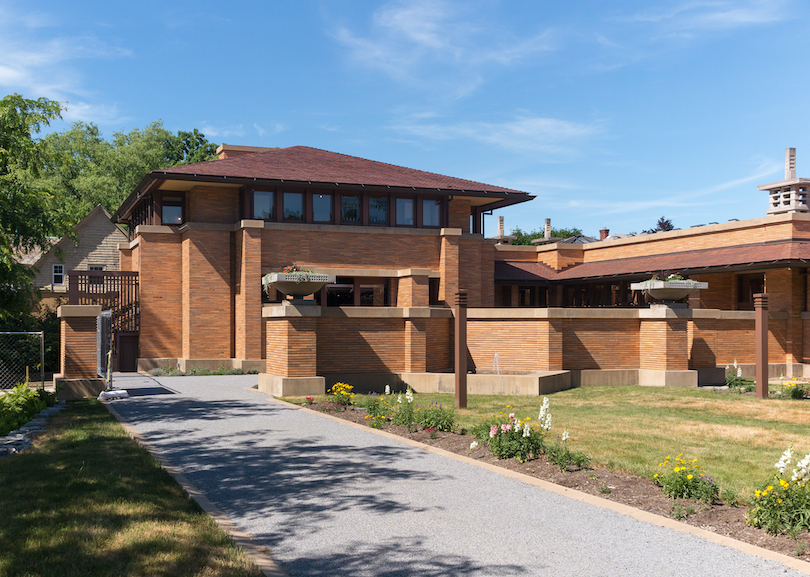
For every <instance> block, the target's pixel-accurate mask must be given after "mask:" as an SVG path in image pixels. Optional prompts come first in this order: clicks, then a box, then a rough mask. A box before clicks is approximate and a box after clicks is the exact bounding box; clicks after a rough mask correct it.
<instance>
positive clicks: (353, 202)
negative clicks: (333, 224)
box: [340, 195, 361, 224]
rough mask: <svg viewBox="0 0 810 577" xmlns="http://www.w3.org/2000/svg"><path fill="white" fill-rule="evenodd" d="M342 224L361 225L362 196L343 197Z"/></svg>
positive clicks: (341, 205)
mask: <svg viewBox="0 0 810 577" xmlns="http://www.w3.org/2000/svg"><path fill="white" fill-rule="evenodd" d="M340 222H345V223H346V224H360V222H361V215H360V196H356V195H341V197H340Z"/></svg>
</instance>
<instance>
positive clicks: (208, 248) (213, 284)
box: [182, 229, 234, 359]
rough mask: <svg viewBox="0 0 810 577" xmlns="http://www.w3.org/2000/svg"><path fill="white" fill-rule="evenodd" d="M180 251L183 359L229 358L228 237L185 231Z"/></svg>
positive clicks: (193, 230)
mask: <svg viewBox="0 0 810 577" xmlns="http://www.w3.org/2000/svg"><path fill="white" fill-rule="evenodd" d="M182 247H183V250H182V254H183V261H182V278H183V285H182V286H183V313H182V319H183V339H182V340H183V353H182V356H183V357H185V358H192V359H223V358H224V359H229V358H232V357H233V353H234V351H233V348H232V345H233V339H232V334H233V332H232V331H233V317H232V311H233V308H232V300H231V287H232V285H231V233H230V232H227V231H218V230H199V229H191V230H187V231H185V232H184V233H183V241H182Z"/></svg>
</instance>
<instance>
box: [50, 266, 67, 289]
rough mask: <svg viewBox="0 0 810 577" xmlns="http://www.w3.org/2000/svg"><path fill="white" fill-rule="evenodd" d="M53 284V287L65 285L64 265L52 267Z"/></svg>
mask: <svg viewBox="0 0 810 577" xmlns="http://www.w3.org/2000/svg"><path fill="white" fill-rule="evenodd" d="M52 282H53V284H54V285H60V286H61V285H63V284H65V265H63V264H55V265H53V281H52Z"/></svg>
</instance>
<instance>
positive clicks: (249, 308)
mask: <svg viewBox="0 0 810 577" xmlns="http://www.w3.org/2000/svg"><path fill="white" fill-rule="evenodd" d="M219 154H220V159H219V160H215V161H211V162H206V163H199V164H193V165H188V166H181V167H175V168H170V169H166V170H158V171H153V172H151V173H150V174H148V175H146V176H145V177H144V178H143V180H142V181H141V182H140V184H139V185H138V187H137V188H136V190H135V191H133V193H132V194H131V195H130V196H129V198H128V199H127V200H126V201H125V202H124V203H123V204H122V205H121V207H120V208H119V209H118V211H117V212H116V213H115V215H114V219H116V220H117V221H118V222H126V223H127V224H128V225H129V228H130V230H132V231H133V234H132V238H131V241H130V242H129V244H128V245H126V246H124V247H123V248H122V250H121V263H122V265H121V266H122V269H125V270H132V271H137V272H138V273H139V277H140V327H141V328H140V359H141V363H140V366H141V368H148V367H150V366H155V365H158V364H175V363H176V364H179V365H180V366H186V365H188V364H189V363H191V364H206V363H207V364H208V365H219V364H229V363H230V364H232V365H236V366H242V367H257V368H263V367H264V361H263V359H265V358H266V351H267V346H266V345H265V341H266V340H267V338H265V336H264V331H265V330H266V326H265V325H264V322H263V320H262V300H263V296H262V291H261V285H260V279H261V276H262V275H263V274H265V273H267V272H272V271H280V270H281V269H282V268H283V267H285V266H287V265H289V264H292V263H296V264H297V265H298V266H301V267H305V268H311V269H314V270H316V271H318V272H323V273H327V274H331V275H335V276H336V277H337V283H335V285H333V286H330V287H328V289H327V290H325V291H322V292H321V293H320V294H318V295H316V296H315V302H313V304H323V305H324V306H329V305H332V306H362V305H367V306H372V307H386V306H387V307H396V308H400V309H402V308H405V309H409V308H414V307H423V308H426V307H429V306H430V305H434V306H438V305H442V304H445V303H447V302H449V301H450V300H451V299H452V295H453V294H454V293H455V292H456V290H457V289H458V287H459V286H463V287H465V288H467V289H468V290H469V292H470V305H471V306H475V307H492V306H493V305H494V294H493V288H494V285H493V280H492V279H493V267H494V256H495V255H494V251H493V250H492V249H491V245H490V244H488V243H487V242H486V241H485V240H484V238H483V235H482V234H481V232H482V223H483V214H484V212H487V211H491V210H493V209H497V208H500V207H503V206H509V205H512V204H516V203H520V202H525V201H528V200H531V199H532V198H533V197H532V196H531V195H529V194H527V193H525V192H521V191H517V190H511V189H507V188H503V187H497V186H490V185H486V184H482V183H478V182H472V181H468V180H462V179H457V178H452V177H447V176H442V175H438V174H432V173H428V172H423V171H419V170H413V169H409V168H404V167H400V166H394V165H390V164H385V163H381V162H374V161H370V160H365V159H361V158H356V157H351V156H346V155H342V154H336V153H332V152H327V151H323V150H317V149H314V148H308V147H303V146H294V147H290V148H282V149H261V148H253V147H234V146H227V145H223V146H222V147H220V150H219ZM264 300H265V301H266V302H267V301H269V300H276V301H277V300H278V298H277V296H275V295H271V296H270V297H265V298H264ZM268 346H269V345H268ZM442 368H446V367H442Z"/></svg>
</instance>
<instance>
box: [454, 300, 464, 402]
mask: <svg viewBox="0 0 810 577" xmlns="http://www.w3.org/2000/svg"><path fill="white" fill-rule="evenodd" d="M455 316H456V350H455V353H456V355H455V358H456V408H457V409H466V408H467V291H466V290H465V289H458V292H457V293H456V315H455Z"/></svg>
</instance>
